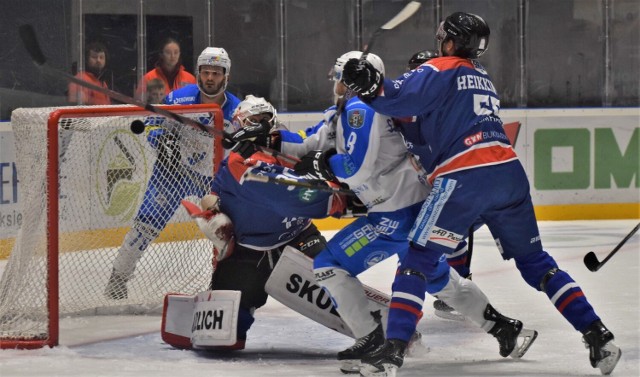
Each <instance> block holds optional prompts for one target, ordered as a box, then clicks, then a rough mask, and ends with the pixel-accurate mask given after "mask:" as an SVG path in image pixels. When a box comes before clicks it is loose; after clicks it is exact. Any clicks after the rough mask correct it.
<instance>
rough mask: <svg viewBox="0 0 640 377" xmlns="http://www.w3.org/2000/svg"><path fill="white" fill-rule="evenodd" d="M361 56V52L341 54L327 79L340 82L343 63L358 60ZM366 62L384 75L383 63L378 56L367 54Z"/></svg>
mask: <svg viewBox="0 0 640 377" xmlns="http://www.w3.org/2000/svg"><path fill="white" fill-rule="evenodd" d="M361 56H362V51H349V52H347V53H345V54H342V55H341V56H340V57H339V58H337V59H336V62H335V64H334V65H333V68H332V69H331V71H330V72H329V78H330V79H331V80H333V81H340V80H342V69H343V68H344V65H345V63H346V62H347V61H349V60H350V59H360V57H361ZM367 61H368V62H369V63H371V64H372V65H373V67H374V68H375V69H377V70H378V71H380V72H381V73H382V74H383V75H384V63H383V62H382V59H380V57H379V56H378V55H376V54H372V53H369V54H368V55H367Z"/></svg>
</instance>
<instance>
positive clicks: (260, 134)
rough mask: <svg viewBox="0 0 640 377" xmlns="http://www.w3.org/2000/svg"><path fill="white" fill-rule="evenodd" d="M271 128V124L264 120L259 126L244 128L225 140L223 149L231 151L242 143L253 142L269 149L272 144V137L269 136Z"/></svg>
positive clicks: (253, 125)
mask: <svg viewBox="0 0 640 377" xmlns="http://www.w3.org/2000/svg"><path fill="white" fill-rule="evenodd" d="M271 127H272V126H271V123H269V121H267V120H263V121H261V122H260V123H258V124H252V125H250V126H246V127H242V128H241V129H239V130H238V131H236V132H234V133H232V134H231V135H229V136H228V137H227V138H225V139H224V140H223V147H225V148H227V149H230V148H231V147H233V146H234V145H235V144H236V143H239V142H241V141H251V142H254V143H256V144H258V145H261V146H263V147H269V146H270V144H271V137H270V135H269V131H271Z"/></svg>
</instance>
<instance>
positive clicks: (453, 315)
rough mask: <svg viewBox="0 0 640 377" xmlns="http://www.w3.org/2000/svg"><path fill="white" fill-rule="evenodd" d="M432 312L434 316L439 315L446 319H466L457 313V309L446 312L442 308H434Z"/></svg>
mask: <svg viewBox="0 0 640 377" xmlns="http://www.w3.org/2000/svg"><path fill="white" fill-rule="evenodd" d="M433 314H435V316H436V317H440V318H443V319H448V320H451V321H464V320H466V318H465V316H463V315H462V314H460V313H458V312H457V311H455V310H454V311H451V312H446V311H444V310H437V309H436V310H434V311H433Z"/></svg>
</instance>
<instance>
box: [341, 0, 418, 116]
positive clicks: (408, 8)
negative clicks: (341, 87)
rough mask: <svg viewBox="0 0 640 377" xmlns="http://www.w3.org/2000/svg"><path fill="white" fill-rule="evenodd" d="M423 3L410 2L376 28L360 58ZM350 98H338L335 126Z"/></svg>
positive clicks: (365, 56) (344, 96)
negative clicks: (381, 36) (386, 32)
mask: <svg viewBox="0 0 640 377" xmlns="http://www.w3.org/2000/svg"><path fill="white" fill-rule="evenodd" d="M421 5H422V4H421V3H419V2H417V1H412V2H410V3H409V4H407V5H405V6H404V8H402V10H401V11H400V12H398V14H396V15H395V16H393V18H391V19H390V20H389V21H387V22H386V23H385V24H384V25H382V26H380V27H379V28H378V29H376V31H375V32H374V33H373V34H372V35H371V38H369V42H368V43H367V44H366V45H364V48H363V49H362V55H361V56H360V60H361V61H364V60H367V56H368V55H369V51H371V47H372V46H373V44H374V43H375V42H376V40H377V39H378V37H379V36H380V35H381V34H382V33H384V32H385V31H387V30H392V29H394V28H395V27H396V26H398V25H400V24H401V23H403V22H405V21H406V20H407V19H409V17H411V16H413V14H414V13H416V12H417V11H418V9H419V8H420V6H421ZM348 98H349V97H348V96H347V94H345V95H343V96H342V97H340V98H339V99H338V102H337V103H336V107H337V109H336V113H335V115H334V116H333V119H334V121H333V122H332V124H333V126H334V127H335V126H336V123H337V122H338V119H339V118H340V114H342V112H343V111H344V107H345V106H346V104H347V101H348Z"/></svg>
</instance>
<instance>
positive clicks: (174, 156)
mask: <svg viewBox="0 0 640 377" xmlns="http://www.w3.org/2000/svg"><path fill="white" fill-rule="evenodd" d="M157 140H158V149H157V152H158V162H160V163H161V164H162V165H163V166H164V167H165V168H167V169H170V168H172V167H177V166H178V164H179V163H180V146H179V145H178V141H179V138H178V136H176V135H174V134H173V133H171V132H163V133H162V134H160V135H159V136H158V138H157Z"/></svg>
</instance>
